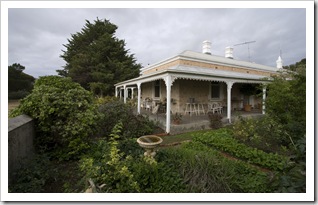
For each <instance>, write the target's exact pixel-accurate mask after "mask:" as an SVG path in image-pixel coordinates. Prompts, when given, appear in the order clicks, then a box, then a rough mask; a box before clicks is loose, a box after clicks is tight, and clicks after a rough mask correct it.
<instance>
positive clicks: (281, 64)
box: [276, 56, 284, 69]
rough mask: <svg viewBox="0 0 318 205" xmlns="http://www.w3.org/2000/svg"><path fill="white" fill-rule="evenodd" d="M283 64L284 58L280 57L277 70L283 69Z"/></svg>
mask: <svg viewBox="0 0 318 205" xmlns="http://www.w3.org/2000/svg"><path fill="white" fill-rule="evenodd" d="M283 62H284V61H283V60H282V58H281V57H280V56H278V59H277V61H276V68H278V69H281V68H283Z"/></svg>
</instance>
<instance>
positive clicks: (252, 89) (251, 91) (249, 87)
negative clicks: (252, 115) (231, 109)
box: [240, 84, 257, 112]
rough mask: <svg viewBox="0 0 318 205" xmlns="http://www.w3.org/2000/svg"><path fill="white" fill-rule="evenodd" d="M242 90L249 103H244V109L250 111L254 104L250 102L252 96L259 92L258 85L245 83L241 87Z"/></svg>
mask: <svg viewBox="0 0 318 205" xmlns="http://www.w3.org/2000/svg"><path fill="white" fill-rule="evenodd" d="M240 92H241V93H242V94H243V95H244V96H245V97H247V104H244V110H245V111H247V112H250V111H251V109H252V105H251V104H250V96H251V95H255V94H256V92H257V89H256V86H255V85H253V84H243V85H242V86H241V88H240Z"/></svg>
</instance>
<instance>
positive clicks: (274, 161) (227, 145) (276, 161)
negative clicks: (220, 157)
mask: <svg viewBox="0 0 318 205" xmlns="http://www.w3.org/2000/svg"><path fill="white" fill-rule="evenodd" d="M231 133H232V132H231V131H230V130H228V129H219V130H216V131H213V132H207V133H204V134H200V135H198V134H197V135H196V136H195V137H194V138H193V140H194V141H196V142H201V143H203V144H205V145H207V146H210V147H215V148H216V149H218V150H221V151H224V152H227V153H229V154H231V155H232V156H234V157H237V158H240V159H243V160H246V161H248V162H250V163H252V164H256V165H259V166H262V167H265V168H269V169H271V170H283V169H284V168H285V167H284V163H285V161H287V160H288V158H286V157H283V156H281V155H278V154H273V153H266V152H264V151H262V150H258V149H256V148H252V147H249V146H247V145H245V144H242V143H240V142H238V141H237V140H235V139H234V138H233V137H232V134H231Z"/></svg>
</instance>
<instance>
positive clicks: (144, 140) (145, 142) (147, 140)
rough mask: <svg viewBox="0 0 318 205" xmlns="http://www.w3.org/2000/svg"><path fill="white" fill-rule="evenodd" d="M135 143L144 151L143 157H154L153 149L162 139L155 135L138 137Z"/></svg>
mask: <svg viewBox="0 0 318 205" xmlns="http://www.w3.org/2000/svg"><path fill="white" fill-rule="evenodd" d="M137 142H138V144H139V146H140V147H142V148H144V149H145V150H146V152H145V153H144V156H148V157H154V156H155V155H156V152H155V148H156V147H158V146H159V145H160V144H161V143H162V138H161V137H158V136H156V135H145V136H142V137H139V138H138V139H137Z"/></svg>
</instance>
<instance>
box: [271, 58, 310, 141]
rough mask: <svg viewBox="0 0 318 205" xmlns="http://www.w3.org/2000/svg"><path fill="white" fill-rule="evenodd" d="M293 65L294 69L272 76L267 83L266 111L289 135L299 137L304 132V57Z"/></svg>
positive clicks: (294, 137)
mask: <svg viewBox="0 0 318 205" xmlns="http://www.w3.org/2000/svg"><path fill="white" fill-rule="evenodd" d="M294 66H295V67H294V71H288V72H287V73H285V74H282V75H280V76H276V77H274V81H273V83H271V84H269V85H268V88H269V91H268V97H267V98H266V111H267V113H268V114H269V115H270V116H271V117H272V118H273V119H275V120H276V121H277V122H279V123H280V124H282V125H283V126H284V127H285V129H286V130H287V133H288V134H289V136H291V137H292V138H293V139H299V138H301V137H303V136H304V134H305V133H306V59H303V60H301V61H300V62H297V63H296V64H295V65H294ZM289 67H290V66H289ZM292 67H293V66H292ZM295 71H296V72H295Z"/></svg>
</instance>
